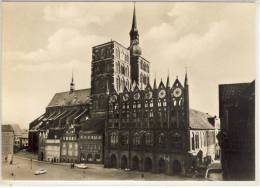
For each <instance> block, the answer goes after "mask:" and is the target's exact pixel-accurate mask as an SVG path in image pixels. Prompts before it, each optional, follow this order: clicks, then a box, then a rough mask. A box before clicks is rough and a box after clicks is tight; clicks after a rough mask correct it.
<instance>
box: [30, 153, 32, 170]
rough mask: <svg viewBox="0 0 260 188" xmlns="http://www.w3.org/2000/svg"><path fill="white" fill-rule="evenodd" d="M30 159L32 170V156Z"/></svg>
mask: <svg viewBox="0 0 260 188" xmlns="http://www.w3.org/2000/svg"><path fill="white" fill-rule="evenodd" d="M30 161H31V170H32V156H31V160H30Z"/></svg>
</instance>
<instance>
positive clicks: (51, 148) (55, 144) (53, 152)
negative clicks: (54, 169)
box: [38, 129, 63, 162]
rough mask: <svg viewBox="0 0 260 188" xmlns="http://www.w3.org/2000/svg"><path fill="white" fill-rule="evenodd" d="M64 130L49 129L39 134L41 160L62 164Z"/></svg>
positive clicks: (39, 156) (39, 155)
mask: <svg viewBox="0 0 260 188" xmlns="http://www.w3.org/2000/svg"><path fill="white" fill-rule="evenodd" d="M62 135H63V130H61V129H49V130H47V131H46V132H41V133H40V134H39V144H40V147H39V148H40V149H39V154H38V158H39V160H44V161H49V162H60V148H61V141H60V140H61V136H62Z"/></svg>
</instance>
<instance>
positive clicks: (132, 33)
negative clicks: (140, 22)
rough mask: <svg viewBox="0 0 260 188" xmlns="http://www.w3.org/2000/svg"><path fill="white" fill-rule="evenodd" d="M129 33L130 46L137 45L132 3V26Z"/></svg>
mask: <svg viewBox="0 0 260 188" xmlns="http://www.w3.org/2000/svg"><path fill="white" fill-rule="evenodd" d="M129 35H130V47H131V46H133V45H138V44H139V33H138V29H137V22H136V13H135V4H134V12H133V20H132V28H131V30H130V32H129Z"/></svg>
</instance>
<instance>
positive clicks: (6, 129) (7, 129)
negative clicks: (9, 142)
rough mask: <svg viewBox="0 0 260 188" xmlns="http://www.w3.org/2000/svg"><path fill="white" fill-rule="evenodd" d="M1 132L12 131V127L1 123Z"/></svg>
mask: <svg viewBox="0 0 260 188" xmlns="http://www.w3.org/2000/svg"><path fill="white" fill-rule="evenodd" d="M1 127H2V132H14V129H13V128H12V126H11V125H2V126H1Z"/></svg>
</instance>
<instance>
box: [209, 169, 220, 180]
mask: <svg viewBox="0 0 260 188" xmlns="http://www.w3.org/2000/svg"><path fill="white" fill-rule="evenodd" d="M205 178H206V180H208V181H221V180H223V175H222V169H220V168H209V169H207V171H206V173H205Z"/></svg>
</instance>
